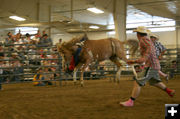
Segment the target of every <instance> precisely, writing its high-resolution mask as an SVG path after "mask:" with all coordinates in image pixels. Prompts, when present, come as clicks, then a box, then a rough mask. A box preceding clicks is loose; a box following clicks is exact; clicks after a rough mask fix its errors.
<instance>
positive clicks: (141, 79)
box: [120, 26, 175, 107]
mask: <svg viewBox="0 0 180 119" xmlns="http://www.w3.org/2000/svg"><path fill="white" fill-rule="evenodd" d="M134 32H137V38H138V40H139V45H140V53H141V57H140V58H139V59H137V60H129V61H127V63H128V64H135V63H138V64H143V63H145V68H144V69H143V70H142V71H141V72H140V73H138V74H137V75H138V79H137V77H134V79H135V81H134V87H133V90H132V94H131V97H130V99H129V100H128V101H125V102H120V105H122V106H125V107H132V106H134V101H135V99H136V98H137V97H138V96H139V94H140V91H141V87H142V86H144V85H145V84H146V82H147V81H148V82H149V84H150V85H153V86H155V87H158V88H159V89H162V90H163V91H165V92H166V93H167V94H168V95H169V96H170V97H173V96H174V94H175V90H172V89H169V88H167V87H166V85H165V84H164V83H162V81H161V79H160V77H159V73H158V70H159V69H160V63H159V60H158V58H157V57H156V51H155V50H156V49H155V47H154V45H153V42H152V41H151V40H150V39H149V38H148V36H147V35H148V29H147V28H145V27H143V26H139V27H137V28H136V29H135V30H134Z"/></svg>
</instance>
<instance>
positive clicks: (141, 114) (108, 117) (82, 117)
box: [0, 78, 180, 119]
mask: <svg viewBox="0 0 180 119" xmlns="http://www.w3.org/2000/svg"><path fill="white" fill-rule="evenodd" d="M128 79H129V78H127V80H121V82H120V84H115V83H113V82H110V81H109V80H108V79H102V80H88V81H87V80H86V81H85V87H83V88H82V87H80V86H79V85H77V86H74V85H73V83H72V81H69V82H67V84H66V85H65V83H64V82H63V86H61V87H60V86H59V85H56V86H47V87H34V86H32V84H31V83H21V84H8V85H3V88H4V90H3V91H0V119H164V116H165V106H164V104H174V103H179V104H180V78H179V80H178V79H173V80H170V81H169V83H168V84H167V83H166V84H167V86H168V87H170V88H174V89H175V90H176V95H175V97H174V98H170V97H169V96H168V95H167V94H166V93H165V92H163V91H161V90H159V89H157V88H155V87H152V86H149V85H147V86H145V87H144V88H143V90H142V92H141V95H140V96H139V98H138V99H137V100H136V103H135V106H134V107H128V108H127V107H121V106H120V105H119V102H120V101H125V100H127V99H128V98H129V96H130V93H131V90H132V86H133V81H131V80H128Z"/></svg>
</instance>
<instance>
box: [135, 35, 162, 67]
mask: <svg viewBox="0 0 180 119" xmlns="http://www.w3.org/2000/svg"><path fill="white" fill-rule="evenodd" d="M139 45H140V53H141V58H139V59H137V60H136V62H138V63H144V62H145V65H146V66H147V67H151V68H153V69H156V70H160V63H159V60H158V58H157V56H156V49H155V46H154V44H153V42H152V41H151V40H150V39H149V38H148V37H147V36H144V37H141V38H140V39H139Z"/></svg>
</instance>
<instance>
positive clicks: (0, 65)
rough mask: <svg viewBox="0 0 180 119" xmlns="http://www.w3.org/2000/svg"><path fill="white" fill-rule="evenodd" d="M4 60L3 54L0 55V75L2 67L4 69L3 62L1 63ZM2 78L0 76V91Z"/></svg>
mask: <svg viewBox="0 0 180 119" xmlns="http://www.w3.org/2000/svg"><path fill="white" fill-rule="evenodd" d="M3 59H4V53H2V52H1V53H0V75H3V69H2V67H4V61H1V60H3ZM3 79H4V77H3V76H0V90H2V84H1V83H2V82H3Z"/></svg>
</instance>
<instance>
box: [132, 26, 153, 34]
mask: <svg viewBox="0 0 180 119" xmlns="http://www.w3.org/2000/svg"><path fill="white" fill-rule="evenodd" d="M149 31H150V30H148V29H147V28H146V27H144V26H139V27H137V28H136V29H134V30H133V32H140V33H147V34H148V33H149Z"/></svg>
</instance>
